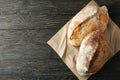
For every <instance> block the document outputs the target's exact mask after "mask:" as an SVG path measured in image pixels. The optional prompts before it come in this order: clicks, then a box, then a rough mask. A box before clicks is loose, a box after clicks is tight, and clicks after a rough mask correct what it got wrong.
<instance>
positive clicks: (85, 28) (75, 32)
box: [68, 6, 109, 46]
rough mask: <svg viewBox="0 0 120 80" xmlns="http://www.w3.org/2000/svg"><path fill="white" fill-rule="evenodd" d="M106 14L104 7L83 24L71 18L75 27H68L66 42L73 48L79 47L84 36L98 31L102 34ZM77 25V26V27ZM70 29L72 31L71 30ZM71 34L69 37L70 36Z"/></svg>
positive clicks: (105, 23) (105, 24) (105, 22)
mask: <svg viewBox="0 0 120 80" xmlns="http://www.w3.org/2000/svg"><path fill="white" fill-rule="evenodd" d="M108 18H109V17H108V12H107V8H106V7H105V6H103V7H101V8H98V9H97V12H96V13H95V14H94V15H93V16H91V17H88V18H87V19H86V20H85V21H84V22H82V23H79V22H77V21H74V20H76V19H75V18H73V20H72V21H73V22H74V24H75V25H77V26H75V25H74V26H69V29H68V36H69V37H68V41H69V43H70V44H71V45H73V46H80V44H81V42H82V40H83V39H84V38H85V36H86V35H87V34H89V33H91V32H92V31H95V30H100V31H101V32H104V31H105V29H106V26H107V23H108ZM78 24H79V25H78ZM73 27H74V29H73ZM71 28H72V29H71ZM70 34H71V35H70Z"/></svg>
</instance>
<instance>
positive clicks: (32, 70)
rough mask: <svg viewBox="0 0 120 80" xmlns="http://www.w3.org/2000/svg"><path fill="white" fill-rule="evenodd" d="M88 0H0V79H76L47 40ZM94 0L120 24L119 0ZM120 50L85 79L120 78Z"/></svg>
mask: <svg viewBox="0 0 120 80" xmlns="http://www.w3.org/2000/svg"><path fill="white" fill-rule="evenodd" d="M89 1H90V0H0V80H77V78H76V77H75V75H74V74H73V73H72V72H71V71H70V70H69V69H68V68H67V66H66V65H65V64H64V63H63V62H62V60H61V59H60V58H59V56H58V55H57V54H56V53H55V52H54V51H53V49H51V48H50V46H48V45H47V44H46V42H47V41H48V40H49V39H50V38H51V37H52V36H53V35H54V34H55V33H56V32H57V31H58V30H59V29H60V28H61V27H62V26H63V25H64V24H65V23H66V22H67V21H68V20H70V19H71V18H72V17H73V16H74V15H75V14H76V13H77V12H78V11H80V10H81V9H82V8H83V7H84V6H85V5H86V4H87V3H88V2H89ZM96 1H97V2H98V3H99V4H100V5H107V7H108V10H109V14H110V17H111V18H112V19H113V20H114V21H115V22H116V24H118V25H119V26H120V16H119V14H120V10H119V9H120V1H119V0H96ZM119 53H120V52H119ZM119 53H118V54H117V55H115V56H114V57H113V58H112V59H110V60H109V62H107V64H105V66H104V67H103V68H102V69H101V70H100V71H99V72H98V73H96V74H95V75H93V76H92V77H90V78H89V79H88V80H120V77H119V76H120V68H119V67H120V63H119V62H120V54H119Z"/></svg>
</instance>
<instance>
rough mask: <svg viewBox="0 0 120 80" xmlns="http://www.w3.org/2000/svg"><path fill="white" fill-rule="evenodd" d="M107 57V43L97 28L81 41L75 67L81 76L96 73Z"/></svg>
mask: <svg viewBox="0 0 120 80" xmlns="http://www.w3.org/2000/svg"><path fill="white" fill-rule="evenodd" d="M107 58H108V43H107V40H106V38H105V35H104V34H103V33H101V32H100V31H99V30H96V31H93V32H91V33H89V34H88V35H87V36H86V37H85V38H84V40H83V41H82V43H81V46H80V49H79V54H78V57H77V61H76V69H77V71H78V73H79V74H80V75H81V76H84V75H89V74H93V73H96V72H97V71H98V70H100V69H101V67H102V66H103V65H104V64H105V62H106V60H107Z"/></svg>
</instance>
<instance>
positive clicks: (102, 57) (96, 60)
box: [87, 34, 108, 73]
mask: <svg viewBox="0 0 120 80" xmlns="http://www.w3.org/2000/svg"><path fill="white" fill-rule="evenodd" d="M107 58H108V43H107V41H106V39H105V35H104V34H101V35H100V38H99V46H98V49H97V51H96V52H95V54H94V57H93V59H92V61H91V63H90V66H89V69H88V72H87V73H95V72H97V71H98V70H100V69H101V67H102V66H103V65H104V64H105V62H106V60H107Z"/></svg>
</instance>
